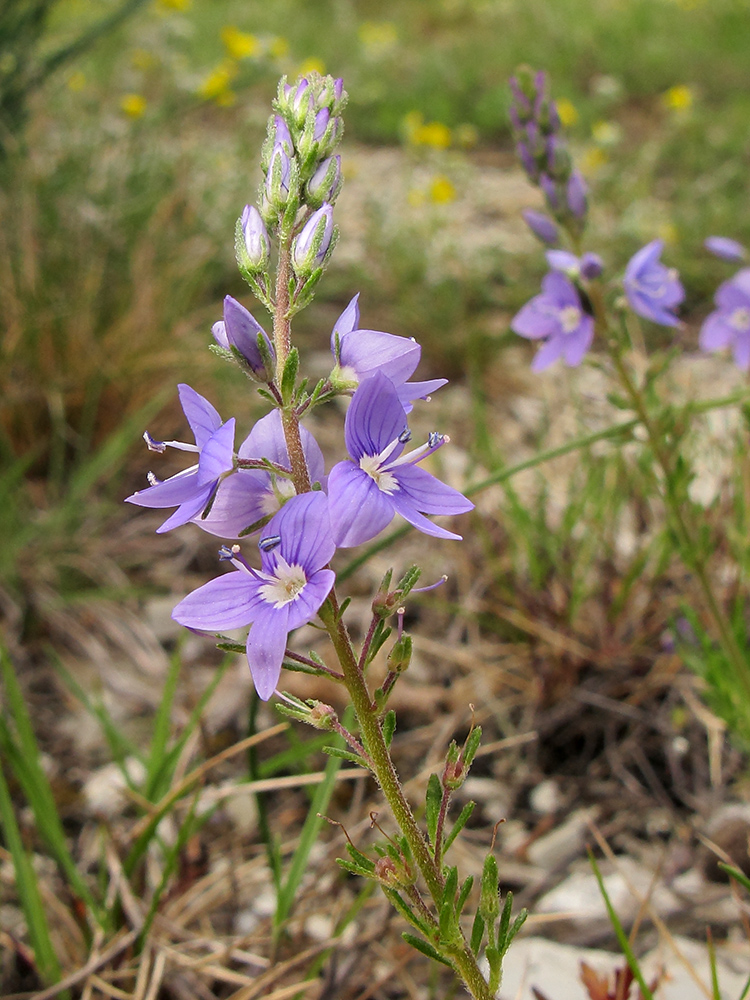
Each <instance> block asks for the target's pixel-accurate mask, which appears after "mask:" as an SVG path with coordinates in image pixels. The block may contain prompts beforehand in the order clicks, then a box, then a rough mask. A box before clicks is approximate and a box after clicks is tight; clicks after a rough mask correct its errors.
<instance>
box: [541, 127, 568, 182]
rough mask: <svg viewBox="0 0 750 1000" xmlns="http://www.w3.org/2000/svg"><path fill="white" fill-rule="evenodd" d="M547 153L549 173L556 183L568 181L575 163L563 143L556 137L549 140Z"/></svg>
mask: <svg viewBox="0 0 750 1000" xmlns="http://www.w3.org/2000/svg"><path fill="white" fill-rule="evenodd" d="M546 152H547V173H548V174H549V175H550V177H552V178H554V179H555V180H556V181H564V180H567V179H568V177H570V171H571V170H572V168H573V161H572V159H571V157H570V153H569V152H568V150H567V149H566V148H565V146H564V145H563V143H562V142H560V140H559V139H556V138H554V137H552V138H551V139H548V140H547V150H546Z"/></svg>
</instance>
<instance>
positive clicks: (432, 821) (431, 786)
mask: <svg viewBox="0 0 750 1000" xmlns="http://www.w3.org/2000/svg"><path fill="white" fill-rule="evenodd" d="M442 801H443V789H442V786H441V784H440V778H438V776H437V775H436V774H431V775H430V780H429V781H428V782H427V797H426V799H425V806H426V814H427V817H426V818H427V833H428V834H429V837H430V843H431V844H433V846H434V844H435V839H436V836H437V825H438V817H439V816H440V804H441V802H442Z"/></svg>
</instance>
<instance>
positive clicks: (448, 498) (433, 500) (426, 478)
mask: <svg viewBox="0 0 750 1000" xmlns="http://www.w3.org/2000/svg"><path fill="white" fill-rule="evenodd" d="M393 476H394V478H395V479H396V481H397V482H398V485H399V486H400V488H401V492H402V493H403V495H404V496H405V497H407V499H408V501H409V503H410V504H412V505H413V506H414V507H415V508H416V509H417V510H418V511H420V512H421V513H423V514H465V513H466V512H467V511H469V510H473V509H474V504H473V503H472V502H471V500H467V499H466V497H465V496H464V495H463V493H459V492H458V490H454V489H453V487H452V486H448V485H447V484H446V483H443V482H441V481H440V480H439V479H436V478H435V476H433V475H431V473H429V472H427V470H426V469H420V468H419V467H418V466H416V465H400V466H399V467H398V468H396V469H394V470H393ZM396 496H397V494H395V493H394V494H392V498H394V499H395V497H396ZM397 509H398V508H397Z"/></svg>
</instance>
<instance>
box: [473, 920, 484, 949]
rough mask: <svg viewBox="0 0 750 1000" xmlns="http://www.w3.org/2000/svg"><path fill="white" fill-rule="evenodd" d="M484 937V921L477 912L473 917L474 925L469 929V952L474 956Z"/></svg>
mask: <svg viewBox="0 0 750 1000" xmlns="http://www.w3.org/2000/svg"><path fill="white" fill-rule="evenodd" d="M483 937H484V920H483V919H482V914H481V913H479V912H477V915H476V916H475V917H474V923H473V925H472V928H471V942H470V947H471V950H472V951H473V952H474V954H475V955H476V954H477V952H478V951H479V949H480V947H481V945H482V938H483Z"/></svg>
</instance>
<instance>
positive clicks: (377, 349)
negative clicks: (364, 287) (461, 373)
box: [331, 293, 448, 411]
mask: <svg viewBox="0 0 750 1000" xmlns="http://www.w3.org/2000/svg"><path fill="white" fill-rule="evenodd" d="M358 300H359V293H357V294H356V295H355V296H354V298H353V299H352V300H351V302H350V303H349V305H348V306H347V307H346V309H345V310H344V311H343V312H342V313H341V315H340V316H339V318H338V319H337V320H336V323H335V324H334V327H333V332H332V334H331V350H332V351H333V356H334V357H335V358H336V361H337V370H336V372H335V379H336V380H337V381H339V382H341V383H346V384H347V385H349V386H350V387H351V388H356V387H357V386H358V385H359V384H360V383H361V382H364V381H365V379H368V378H372V376H373V375H375V374H376V373H377V372H381V373H382V374H383V375H385V376H387V378H389V379H390V380H391V382H392V383H393V384H394V386H395V387H396V392H397V394H398V398H399V400H400V402H401V404H402V405H403V406H404V407H406V409H407V411H408V410H411V402H412V400H415V399H424V398H425V396H429V394H430V393H431V392H436V391H437V390H438V389H439V388H440V387H441V386H443V385H446V383H447V382H448V379H445V378H435V379H430V380H428V381H426V382H407V379H408V378H409V377H410V376H411V375H413V374H414V372H415V371H416V368H417V365H418V364H419V360H420V358H421V356H422V348H421V347H420V346H419V344H418V343H417V342H416V340H413V339H409V338H407V337H397V336H396V335H395V334H393V333H383V332H381V331H379V330H360V328H359V304H358Z"/></svg>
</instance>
